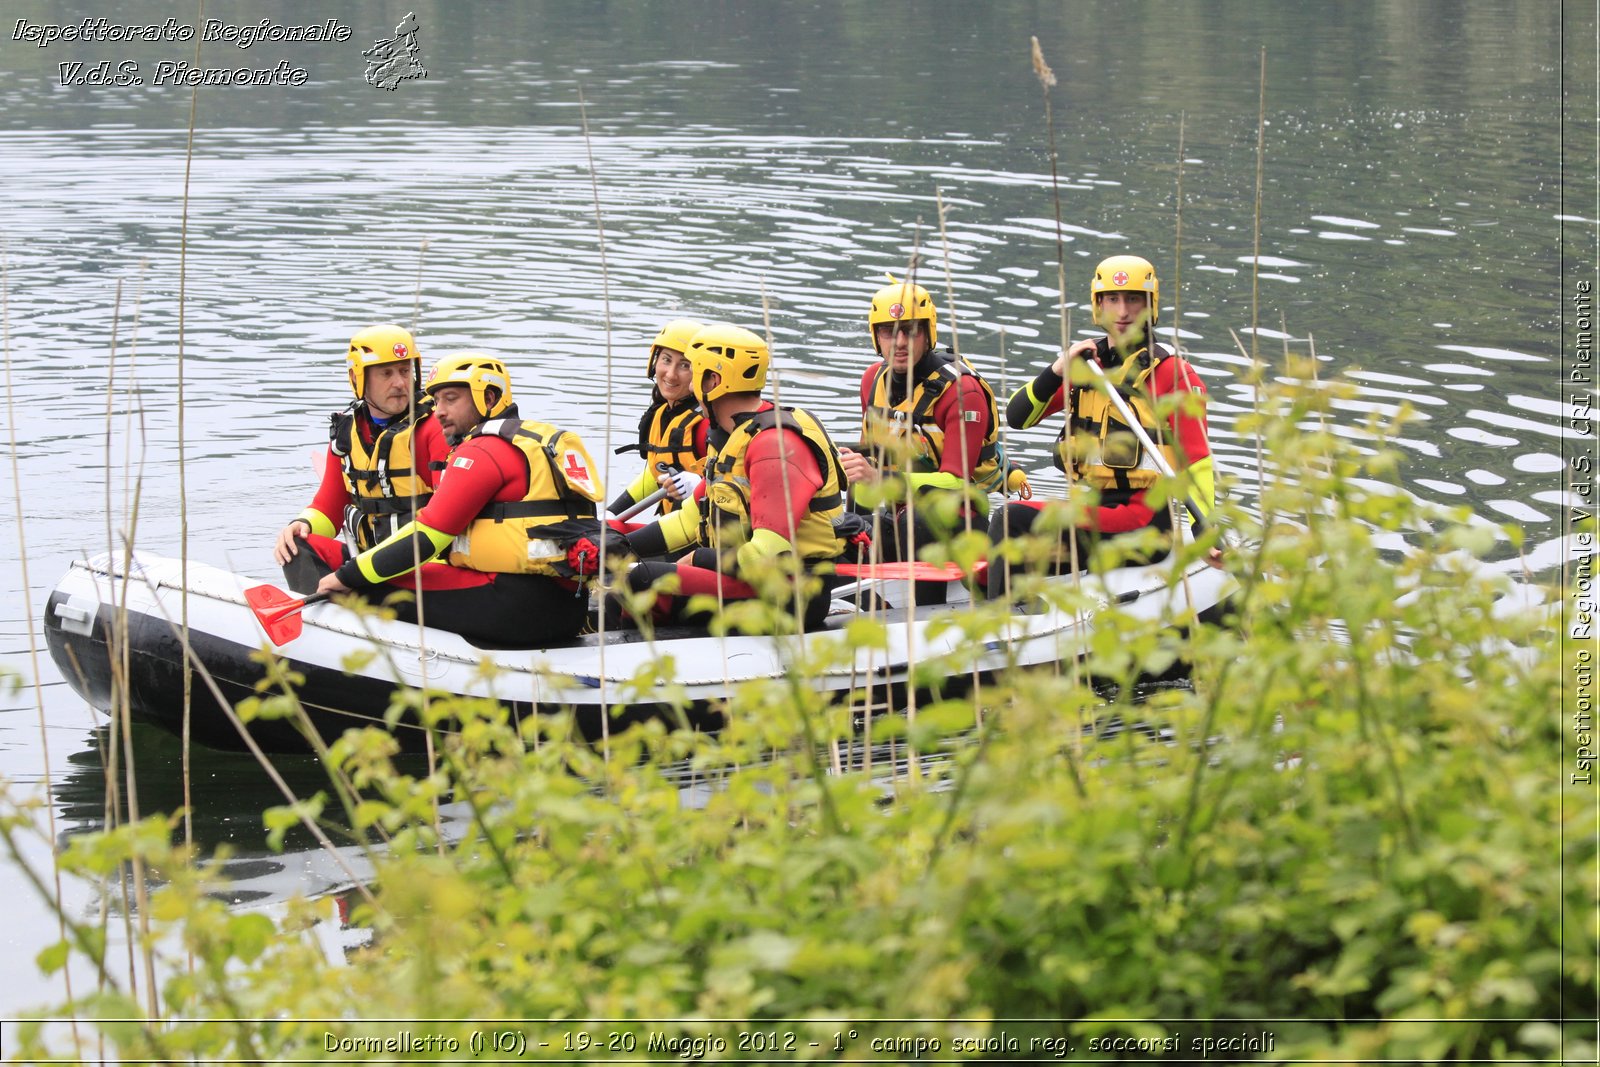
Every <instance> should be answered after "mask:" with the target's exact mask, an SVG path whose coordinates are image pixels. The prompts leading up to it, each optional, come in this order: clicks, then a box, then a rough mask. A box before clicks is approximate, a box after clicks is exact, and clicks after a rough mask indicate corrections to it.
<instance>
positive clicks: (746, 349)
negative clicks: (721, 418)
mask: <svg viewBox="0 0 1600 1067" xmlns="http://www.w3.org/2000/svg"><path fill="white" fill-rule="evenodd" d="M684 355H686V356H688V357H689V365H690V366H691V367H692V368H693V374H694V396H695V399H696V400H698V401H700V403H701V404H702V405H704V404H708V403H710V402H711V401H713V400H715V399H717V397H719V396H726V395H727V394H728V393H759V392H761V390H762V389H764V388H766V385H767V366H768V364H770V363H771V362H772V354H771V353H770V352H768V351H767V342H765V341H763V340H762V339H761V338H760V337H758V336H756V335H755V334H753V333H751V332H750V331H749V330H746V329H745V328H744V327H742V326H734V325H732V324H731V323H726V322H716V323H712V324H711V325H710V326H707V327H705V328H704V329H702V330H701V331H700V332H699V333H696V334H695V335H694V339H693V340H691V341H690V342H689V347H688V349H687V351H685V352H684ZM712 371H715V372H716V373H717V376H718V378H720V379H721V380H720V381H718V382H717V385H716V388H714V389H712V390H710V391H709V392H708V391H706V386H705V378H706V375H707V374H708V373H710V372H712Z"/></svg>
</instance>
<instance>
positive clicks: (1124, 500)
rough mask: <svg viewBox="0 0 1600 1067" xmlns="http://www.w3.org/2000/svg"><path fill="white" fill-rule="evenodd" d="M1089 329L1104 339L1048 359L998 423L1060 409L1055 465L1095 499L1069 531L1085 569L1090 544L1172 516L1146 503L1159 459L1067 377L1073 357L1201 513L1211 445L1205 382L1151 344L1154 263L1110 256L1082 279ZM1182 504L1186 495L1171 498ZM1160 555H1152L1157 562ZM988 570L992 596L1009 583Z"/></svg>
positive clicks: (1005, 522) (1020, 521) (1011, 513)
mask: <svg viewBox="0 0 1600 1067" xmlns="http://www.w3.org/2000/svg"><path fill="white" fill-rule="evenodd" d="M1089 298H1090V301H1091V305H1090V306H1091V314H1092V318H1093V320H1094V324H1095V325H1096V326H1099V327H1100V328H1101V329H1103V330H1105V331H1106V333H1105V336H1104V337H1098V338H1089V339H1086V340H1082V341H1078V342H1076V343H1074V344H1073V345H1072V346H1071V347H1070V348H1068V349H1067V350H1066V352H1064V353H1062V354H1061V355H1058V356H1057V357H1056V359H1055V362H1054V363H1052V364H1051V365H1050V366H1049V367H1047V368H1046V369H1044V370H1042V371H1040V372H1039V375H1038V376H1037V377H1036V378H1034V380H1033V381H1032V382H1030V383H1028V384H1027V385H1024V386H1023V387H1022V388H1021V389H1018V390H1017V391H1016V392H1015V393H1014V394H1012V397H1011V400H1010V402H1009V403H1008V404H1007V406H1006V420H1007V422H1008V423H1009V424H1010V425H1011V426H1012V427H1014V428H1016V429H1019V430H1025V429H1027V428H1028V427H1030V426H1034V425H1037V424H1038V423H1039V422H1040V421H1041V420H1042V419H1044V418H1046V417H1048V416H1050V415H1053V414H1055V413H1056V412H1065V413H1066V415H1067V418H1066V420H1065V424H1064V425H1063V427H1062V430H1061V433H1060V434H1059V435H1058V436H1057V448H1056V453H1055V463H1056V466H1057V467H1060V468H1061V469H1062V470H1067V469H1068V468H1069V465H1070V470H1071V473H1072V475H1073V476H1074V478H1075V479H1076V480H1077V481H1079V482H1083V483H1085V484H1087V485H1089V486H1091V487H1092V488H1094V489H1095V490H1096V491H1097V493H1098V499H1097V500H1096V502H1095V504H1094V505H1093V506H1092V507H1091V508H1090V509H1089V513H1088V517H1087V521H1086V523H1084V524H1082V525H1080V526H1079V527H1078V528H1077V530H1076V538H1077V542H1078V544H1077V552H1078V560H1079V564H1078V565H1079V566H1080V567H1083V566H1086V565H1087V561H1088V558H1089V553H1090V551H1091V550H1092V548H1093V546H1094V542H1095V541H1096V540H1097V539H1099V538H1101V537H1109V536H1114V535H1117V534H1124V533H1131V532H1133V531H1135V530H1141V529H1144V528H1146V527H1151V528H1154V529H1158V530H1161V531H1162V532H1164V533H1170V532H1171V530H1172V513H1171V509H1170V508H1169V507H1168V506H1167V505H1166V504H1164V503H1163V504H1160V505H1156V506H1152V505H1151V504H1149V503H1147V502H1146V500H1145V493H1146V491H1147V490H1148V489H1149V488H1150V487H1151V486H1153V485H1154V484H1155V483H1156V481H1157V479H1158V478H1159V477H1160V465H1161V464H1160V463H1159V462H1158V460H1157V458H1156V457H1154V456H1151V455H1150V454H1148V451H1147V450H1146V449H1145V448H1144V446H1143V444H1142V443H1141V442H1140V440H1139V437H1138V435H1136V434H1135V433H1133V432H1132V430H1131V429H1129V428H1128V425H1127V423H1126V422H1124V421H1123V418H1122V415H1121V413H1120V412H1119V411H1118V410H1117V406H1116V405H1115V404H1114V403H1113V402H1112V401H1111V399H1110V398H1109V397H1108V396H1107V395H1106V393H1105V391H1104V386H1103V385H1102V384H1101V383H1099V382H1098V381H1097V380H1096V379H1094V378H1090V377H1088V376H1087V374H1086V372H1083V371H1080V372H1079V373H1080V375H1084V376H1083V377H1072V378H1069V373H1070V371H1069V367H1070V366H1071V364H1072V363H1073V361H1076V360H1084V361H1093V362H1094V363H1096V364H1097V365H1098V366H1099V367H1100V368H1101V369H1102V370H1103V373H1104V375H1105V378H1106V380H1107V383H1108V384H1109V385H1110V386H1111V387H1113V388H1115V389H1116V390H1117V392H1118V393H1119V394H1120V395H1121V396H1122V398H1123V400H1124V401H1125V402H1126V404H1127V407H1128V408H1129V410H1130V411H1131V412H1132V414H1133V415H1134V416H1135V417H1136V418H1137V419H1138V421H1139V424H1140V427H1141V428H1142V429H1143V430H1144V435H1145V437H1146V438H1148V439H1149V441H1150V442H1151V443H1153V444H1155V445H1156V447H1157V448H1158V449H1159V450H1160V451H1161V453H1162V458H1164V459H1165V461H1166V463H1167V464H1168V466H1169V467H1170V469H1172V470H1175V471H1177V472H1178V474H1179V476H1180V477H1182V478H1184V479H1186V480H1187V482H1188V489H1189V492H1188V493H1187V497H1188V499H1189V500H1191V501H1194V502H1195V505H1196V506H1197V507H1198V508H1199V509H1200V510H1201V511H1203V512H1207V513H1209V512H1210V510H1211V508H1212V507H1213V506H1214V503H1215V487H1214V482H1213V474H1212V462H1211V446H1210V442H1209V439H1208V435H1207V432H1206V417H1205V396H1206V387H1205V383H1204V382H1203V381H1201V380H1200V375H1199V374H1198V373H1197V372H1196V371H1195V369H1194V368H1193V367H1192V366H1190V365H1189V363H1188V361H1186V360H1185V359H1183V358H1182V357H1181V356H1179V355H1178V354H1177V353H1175V352H1173V351H1171V350H1169V349H1167V348H1164V347H1162V346H1161V345H1159V344H1157V343H1156V340H1155V330H1154V327H1155V324H1156V320H1157V318H1158V317H1159V315H1160V312H1161V285H1160V282H1159V281H1158V280H1157V278H1156V271H1155V267H1153V266H1152V265H1151V264H1150V261H1149V260H1146V259H1142V258H1140V257H1139V256H1129V255H1117V256H1111V257H1109V258H1107V259H1104V260H1102V261H1101V262H1100V263H1099V265H1097V266H1096V267H1095V269H1094V276H1093V278H1092V279H1091V280H1090V283H1089ZM1170 397H1185V398H1187V399H1186V400H1185V402H1184V403H1181V404H1179V405H1178V406H1177V407H1176V408H1175V409H1174V410H1173V411H1172V412H1171V414H1170V415H1168V416H1167V417H1166V418H1164V419H1163V418H1159V417H1158V416H1157V414H1156V412H1157V410H1158V407H1160V406H1162V405H1161V401H1162V400H1163V399H1165V398H1170ZM1174 495H1175V497H1176V499H1180V500H1181V499H1184V498H1185V493H1183V492H1181V491H1180V492H1178V493H1176V494H1174ZM1044 506H1045V502H1044V501H1034V500H1027V501H1017V502H1012V503H1008V504H1007V505H1005V507H1004V508H1003V509H1002V510H1001V511H999V512H997V513H996V514H995V516H994V518H993V519H992V520H991V522H990V526H989V537H990V540H991V541H992V542H994V543H995V544H999V543H1000V542H1001V541H1002V540H1004V539H1006V538H1008V537H1018V536H1021V535H1024V534H1027V533H1028V532H1029V531H1030V530H1031V529H1032V528H1033V526H1034V523H1035V521H1036V520H1037V519H1038V517H1039V512H1040V509H1041V508H1043V507H1044ZM1165 554H1166V551H1165V549H1161V550H1158V551H1157V552H1156V553H1155V554H1154V555H1153V556H1152V557H1151V558H1152V559H1154V558H1160V557H1161V556H1164V555H1165ZM995 557H996V563H997V564H998V565H991V566H990V568H989V591H990V595H991V596H997V595H999V594H1000V593H1001V592H1002V591H1003V590H1004V589H1005V584H1006V580H1007V567H1006V564H1005V563H1004V561H1003V560H1001V559H999V558H998V554H995ZM1070 558H1071V557H1070V550H1069V548H1068V546H1064V545H1063V546H1059V547H1058V549H1057V552H1056V560H1055V563H1054V564H1053V567H1054V569H1055V570H1058V571H1059V570H1062V569H1064V568H1065V567H1066V566H1068V565H1069V563H1068V561H1069V560H1070Z"/></svg>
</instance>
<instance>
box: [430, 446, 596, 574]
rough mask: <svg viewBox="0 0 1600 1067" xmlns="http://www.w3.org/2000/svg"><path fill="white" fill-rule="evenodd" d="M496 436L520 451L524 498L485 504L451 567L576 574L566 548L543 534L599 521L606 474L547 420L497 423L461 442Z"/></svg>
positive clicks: (454, 547)
mask: <svg viewBox="0 0 1600 1067" xmlns="http://www.w3.org/2000/svg"><path fill="white" fill-rule="evenodd" d="M490 434H492V435H494V436H497V437H499V438H501V439H502V440H504V441H508V442H510V444H511V445H512V447H514V448H516V450H517V451H518V452H520V453H522V458H523V459H524V460H525V461H526V462H527V464H528V491H527V493H526V494H524V495H523V497H522V499H521V500H507V501H491V502H490V503H489V504H487V505H486V506H485V507H484V509H483V510H482V511H480V512H479V513H478V517H477V518H475V519H473V520H472V522H471V523H469V524H468V525H467V528H466V529H465V530H464V531H462V532H461V533H460V534H458V535H457V536H456V539H455V541H454V542H452V543H451V545H450V555H449V562H450V563H451V564H452V565H453V566H456V567H465V568H467V569H468V570H474V571H495V572H498V573H502V574H551V575H567V574H570V573H571V572H570V571H568V570H566V569H565V568H564V565H565V563H566V561H567V550H566V546H565V545H563V544H561V543H559V542H558V541H557V540H556V539H555V538H553V537H550V536H542V535H541V534H542V533H543V532H546V531H545V530H544V528H546V527H552V526H555V525H557V524H558V523H564V522H568V521H571V520H573V519H581V518H587V519H594V518H595V515H596V512H595V502H596V501H598V500H601V499H603V497H604V491H603V487H602V486H601V484H600V469H599V468H598V467H597V466H595V462H594V460H593V459H591V458H590V456H589V450H588V449H587V448H585V447H584V444H583V441H582V440H581V439H580V438H579V437H578V435H577V434H575V433H572V432H571V431H570V430H562V429H558V428H556V427H554V426H552V425H550V424H549V423H547V422H535V421H534V420H532V419H528V420H519V419H493V420H490V421H489V422H485V423H482V424H480V425H479V426H478V427H477V428H476V429H474V430H473V431H472V432H471V433H469V434H467V435H466V437H464V438H462V440H463V441H469V440H471V439H472V438H473V437H476V436H479V435H490Z"/></svg>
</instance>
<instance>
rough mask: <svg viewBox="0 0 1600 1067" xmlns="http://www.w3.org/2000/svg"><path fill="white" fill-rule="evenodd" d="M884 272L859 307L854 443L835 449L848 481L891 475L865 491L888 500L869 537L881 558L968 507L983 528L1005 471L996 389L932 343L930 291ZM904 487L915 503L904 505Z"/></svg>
mask: <svg viewBox="0 0 1600 1067" xmlns="http://www.w3.org/2000/svg"><path fill="white" fill-rule="evenodd" d="M889 281H890V284H888V285H886V286H884V287H883V288H881V289H879V290H878V291H877V292H876V293H874V294H873V296H872V303H871V306H870V308H869V310H868V312H867V332H868V335H869V336H870V337H871V338H872V347H873V349H874V351H875V352H876V353H877V355H878V362H877V363H874V364H873V365H871V366H870V367H868V368H867V369H866V371H865V372H864V373H863V374H862V376H861V415H862V418H861V439H862V442H863V446H862V451H859V452H858V451H855V450H852V449H848V448H847V449H841V450H840V451H841V455H842V456H843V461H844V469H845V473H846V475H848V476H849V478H850V483H851V485H852V487H857V486H862V485H872V486H877V485H880V483H883V482H885V480H886V479H889V480H893V481H896V482H898V483H899V484H898V485H896V486H893V487H890V486H883V488H884V489H885V490H886V492H885V493H883V494H873V495H874V496H878V495H882V496H885V497H886V498H887V499H888V501H889V503H888V505H887V506H886V508H885V511H884V518H885V521H884V522H883V523H882V524H881V528H880V534H879V535H878V536H877V542H878V545H879V554H880V555H881V556H882V558H884V559H888V560H910V559H915V558H916V548H917V546H919V545H925V544H929V543H931V542H933V541H936V540H938V538H939V537H940V535H948V534H949V533H951V532H953V531H954V530H955V529H958V528H960V526H962V525H963V523H964V522H972V521H974V516H975V517H976V518H975V521H976V523H977V524H979V528H980V529H981V528H982V526H981V524H982V523H983V522H984V521H985V520H986V518H987V515H988V510H989V509H988V506H987V503H986V501H987V497H988V494H989V493H990V492H993V491H1000V492H1002V493H1003V492H1004V491H1005V483H1006V470H1005V461H1004V457H1003V455H1002V454H1001V450H1000V442H999V422H1000V420H999V416H998V414H997V413H996V410H995V399H994V391H993V390H992V389H990V387H989V383H988V382H986V381H984V379H983V376H982V375H980V374H979V373H978V372H977V371H975V370H973V369H972V367H971V366H970V365H969V364H968V363H967V362H966V361H965V360H964V359H962V358H961V357H959V356H958V355H956V353H955V352H953V351H951V350H950V349H948V348H945V349H940V348H939V347H938V343H939V311H938V308H936V307H935V306H934V303H933V298H932V297H931V296H929V295H928V291H927V290H926V289H924V288H923V287H922V286H920V285H916V284H914V283H913V282H911V281H909V280H907V281H896V280H895V279H894V278H893V276H891V277H890V279H889ZM912 494H915V495H916V497H917V506H916V507H915V508H912V509H908V508H907V507H906V506H905V504H904V501H905V500H906V498H907V497H908V496H911V495H912ZM941 496H945V497H954V498H955V499H954V500H953V501H952V505H953V506H951V507H949V508H946V509H945V511H947V512H948V514H947V515H946V516H944V517H943V518H941V517H939V516H938V515H936V514H935V513H936V512H937V511H938V510H939V509H937V508H935V507H934V503H935V501H936V500H938V499H939V498H940V497H941ZM913 516H914V517H913ZM944 588H945V587H944V585H943V584H939V585H938V586H937V587H936V591H937V592H939V593H942V592H943V590H944Z"/></svg>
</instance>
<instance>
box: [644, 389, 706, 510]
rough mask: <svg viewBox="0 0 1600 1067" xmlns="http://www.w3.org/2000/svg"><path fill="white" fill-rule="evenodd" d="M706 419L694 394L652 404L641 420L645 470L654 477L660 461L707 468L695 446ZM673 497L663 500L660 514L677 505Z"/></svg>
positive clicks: (696, 470)
mask: <svg viewBox="0 0 1600 1067" xmlns="http://www.w3.org/2000/svg"><path fill="white" fill-rule="evenodd" d="M704 421H705V416H704V415H703V414H701V412H700V405H699V403H698V402H697V401H696V400H695V399H694V398H693V397H692V396H691V397H686V398H685V399H684V400H680V401H679V402H678V403H677V404H668V403H666V402H664V401H658V402H656V403H653V404H651V405H650V409H649V410H648V411H646V412H645V413H644V418H643V419H640V420H639V452H640V454H642V455H643V456H644V466H645V470H646V471H648V472H649V473H650V475H651V477H652V479H653V478H654V476H655V474H656V472H657V471H658V470H659V469H660V466H659V465H660V464H663V463H665V464H666V465H667V466H669V467H676V468H678V469H679V470H685V471H689V472H691V473H693V474H699V473H700V472H702V471H704V470H705V469H706V458H705V457H704V456H700V455H696V454H695V450H694V438H695V430H696V429H697V428H698V427H699V426H700V424H701V423H702V422H704ZM677 506H678V504H677V502H676V501H674V500H670V499H664V500H662V501H661V514H663V515H665V514H667V513H668V512H670V511H672V509H673V508H675V507H677Z"/></svg>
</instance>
